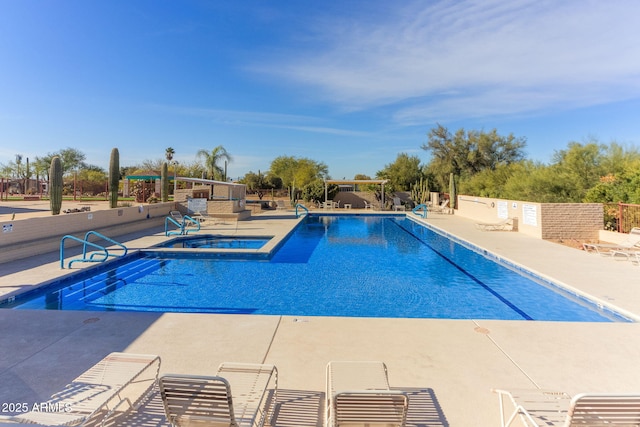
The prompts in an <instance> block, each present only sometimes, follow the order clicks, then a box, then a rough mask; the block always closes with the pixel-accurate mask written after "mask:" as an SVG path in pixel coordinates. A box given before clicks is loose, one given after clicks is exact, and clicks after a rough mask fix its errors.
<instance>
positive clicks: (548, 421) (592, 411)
mask: <svg viewBox="0 0 640 427" xmlns="http://www.w3.org/2000/svg"><path fill="white" fill-rule="evenodd" d="M493 391H494V392H496V393H498V398H499V399H500V420H501V425H502V427H507V426H510V425H511V423H512V422H513V421H514V420H515V419H516V418H518V416H520V418H521V420H522V422H523V423H524V425H526V426H534V427H542V426H544V427H552V426H563V427H577V426H581V427H605V426H608V427H615V426H618V427H621V426H627V427H631V426H640V394H590V393H584V394H579V395H577V396H575V397H573V398H571V396H569V395H568V394H567V393H563V392H558V391H551V390H512V391H505V390H493ZM505 397H508V398H509V399H510V400H511V402H512V403H513V405H514V407H515V409H514V412H513V413H512V414H511V415H510V416H509V418H506V417H505V412H504V402H503V400H504V398H505Z"/></svg>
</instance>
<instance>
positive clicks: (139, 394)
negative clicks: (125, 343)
mask: <svg viewBox="0 0 640 427" xmlns="http://www.w3.org/2000/svg"><path fill="white" fill-rule="evenodd" d="M159 370H160V357H159V356H156V355H150V354H129V353H111V354H109V355H108V356H107V357H105V358H104V359H102V360H101V361H100V362H98V363H97V364H96V365H94V366H93V367H91V368H90V369H89V370H88V371H86V372H85V373H84V374H82V375H80V376H79V377H78V378H76V379H75V380H73V381H72V382H71V383H70V384H68V385H67V386H66V387H65V388H64V390H62V391H61V392H59V393H56V394H54V395H53V396H51V399H49V400H48V401H47V402H44V403H38V404H37V407H36V409H33V408H32V410H31V411H30V412H25V413H22V414H18V415H11V416H0V422H4V421H9V422H16V423H26V424H42V425H48V426H78V425H84V424H85V423H88V422H90V423H91V424H95V421H96V420H98V419H99V418H102V424H104V423H105V421H106V420H107V419H109V418H110V417H111V416H112V415H114V414H116V413H118V414H119V413H120V411H123V409H125V408H122V409H121V406H122V405H124V404H126V405H127V406H126V409H131V408H136V407H137V405H138V404H139V403H140V402H141V401H142V399H143V397H145V396H146V395H147V394H148V393H149V392H150V391H151V388H152V386H153V385H154V384H156V382H157V380H158V371H159ZM39 408H44V409H39ZM123 412H124V411H123Z"/></svg>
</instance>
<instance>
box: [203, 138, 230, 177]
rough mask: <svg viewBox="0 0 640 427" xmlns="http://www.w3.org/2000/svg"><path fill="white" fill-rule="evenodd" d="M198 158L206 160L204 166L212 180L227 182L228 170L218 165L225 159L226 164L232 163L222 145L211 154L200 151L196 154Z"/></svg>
mask: <svg viewBox="0 0 640 427" xmlns="http://www.w3.org/2000/svg"><path fill="white" fill-rule="evenodd" d="M196 157H197V158H203V159H204V166H205V168H206V169H207V173H208V175H209V178H210V179H219V180H221V181H226V180H227V177H226V168H225V169H222V168H221V167H220V166H219V165H218V163H220V161H221V160H223V159H224V160H225V161H226V162H230V161H231V156H230V155H229V153H227V150H225V148H224V147H223V146H222V145H218V146H217V147H216V148H214V149H213V150H211V152H209V151H207V150H200V151H198V153H197V154H196Z"/></svg>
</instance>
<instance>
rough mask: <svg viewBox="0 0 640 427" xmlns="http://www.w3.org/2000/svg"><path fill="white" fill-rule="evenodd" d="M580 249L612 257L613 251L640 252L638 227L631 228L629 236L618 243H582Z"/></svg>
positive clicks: (639, 230)
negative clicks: (633, 250)
mask: <svg viewBox="0 0 640 427" xmlns="http://www.w3.org/2000/svg"><path fill="white" fill-rule="evenodd" d="M582 247H583V249H584V250H585V251H587V252H595V253H599V254H600V255H613V252H612V251H615V250H626V249H638V250H640V227H634V228H632V229H631V231H629V235H628V236H627V237H626V238H625V239H624V240H623V241H622V242H620V243H583V244H582Z"/></svg>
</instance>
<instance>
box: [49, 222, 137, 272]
mask: <svg viewBox="0 0 640 427" xmlns="http://www.w3.org/2000/svg"><path fill="white" fill-rule="evenodd" d="M90 236H97V237H99V238H101V239H103V240H106V241H107V242H109V243H112V244H114V245H116V246H119V247H120V249H118V248H116V250H122V254H113V253H109V250H108V249H107V248H106V247H104V246H100V245H98V244H96V243H92V242H90V241H89V237H90ZM67 239H71V240H75V241H76V242H79V243H82V258H78V259H73V260H71V261H69V264H68V265H67V268H71V265H72V264H73V263H74V262H103V261H106V260H107V259H108V258H109V257H110V256H115V257H123V256H125V255H126V254H127V252H128V249H127V247H126V246H125V245H123V244H122V243H120V242H116V241H115V240H113V239H110V238H109V237H107V236H105V235H103V234H100V233H98V232H97V231H88V232H87V233H86V234H85V235H84V239H80V238H78V237H75V236H71V235H66V236H64V237H62V239H61V240H60V268H64V243H65V241H66V240H67ZM88 247H92V248H94V249H96V250H97V252H91V253H88V252H87V248H88Z"/></svg>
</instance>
